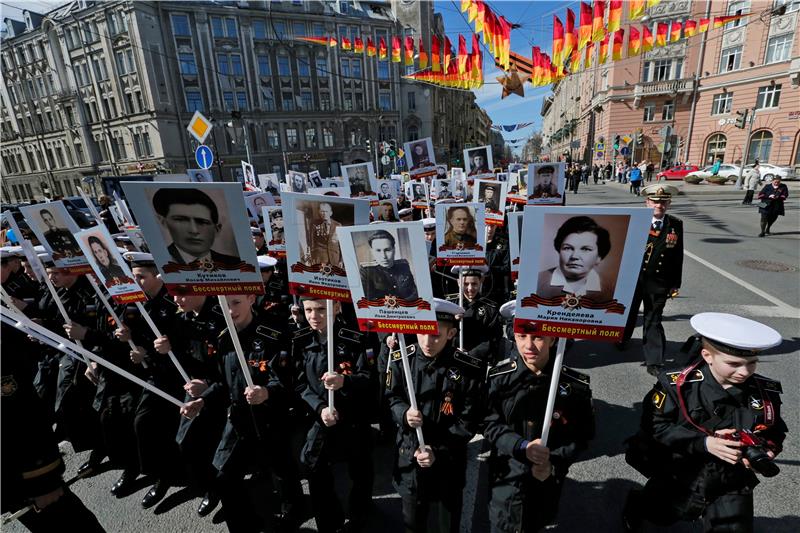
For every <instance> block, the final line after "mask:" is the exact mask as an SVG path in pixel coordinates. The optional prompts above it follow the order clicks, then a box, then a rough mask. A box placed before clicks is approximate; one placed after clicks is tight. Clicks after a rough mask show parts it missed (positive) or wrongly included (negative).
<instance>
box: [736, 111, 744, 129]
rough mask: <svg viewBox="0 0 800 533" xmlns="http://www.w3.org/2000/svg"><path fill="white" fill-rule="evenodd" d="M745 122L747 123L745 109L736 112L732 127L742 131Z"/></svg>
mask: <svg viewBox="0 0 800 533" xmlns="http://www.w3.org/2000/svg"><path fill="white" fill-rule="evenodd" d="M745 122H747V109H745V110H744V111H737V112H736V122H734V126H736V127H737V128H739V129H740V130H743V129H744V123H745Z"/></svg>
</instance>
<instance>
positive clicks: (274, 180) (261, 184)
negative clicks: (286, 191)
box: [258, 174, 281, 197]
mask: <svg viewBox="0 0 800 533" xmlns="http://www.w3.org/2000/svg"><path fill="white" fill-rule="evenodd" d="M258 188H259V189H261V190H262V191H264V192H268V193H270V194H271V195H272V196H273V197H275V196H280V194H281V180H280V178H278V175H277V174H259V175H258Z"/></svg>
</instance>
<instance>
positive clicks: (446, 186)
mask: <svg viewBox="0 0 800 533" xmlns="http://www.w3.org/2000/svg"><path fill="white" fill-rule="evenodd" d="M454 181H455V180H452V179H442V180H438V179H434V180H432V181H431V198H434V199H436V200H448V199H453V198H455V184H454Z"/></svg>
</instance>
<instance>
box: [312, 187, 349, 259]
mask: <svg viewBox="0 0 800 533" xmlns="http://www.w3.org/2000/svg"><path fill="white" fill-rule="evenodd" d="M318 211H319V218H318V219H317V220H316V221H315V222H314V223H313V224H312V227H311V264H313V265H320V264H329V265H333V266H338V267H340V268H344V263H342V250H341V248H339V237H338V235H337V234H336V228H338V227H339V226H341V224H340V223H339V222H337V221H335V220H333V207H331V204H329V203H327V202H323V203H321V204H319V208H318Z"/></svg>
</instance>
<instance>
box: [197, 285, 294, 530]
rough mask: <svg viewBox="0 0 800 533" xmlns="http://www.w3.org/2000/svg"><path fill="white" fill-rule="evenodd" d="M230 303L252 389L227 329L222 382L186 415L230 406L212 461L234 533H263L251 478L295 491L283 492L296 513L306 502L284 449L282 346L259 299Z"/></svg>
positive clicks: (220, 356) (222, 338)
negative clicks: (257, 306)
mask: <svg viewBox="0 0 800 533" xmlns="http://www.w3.org/2000/svg"><path fill="white" fill-rule="evenodd" d="M226 298H227V300H228V306H229V307H230V312H231V318H232V320H233V323H234V326H235V327H236V330H237V334H238V337H239V341H240V343H241V346H242V350H243V355H244V358H245V360H246V361H247V365H248V371H249V372H250V377H251V378H252V381H253V386H252V387H251V386H248V384H247V381H246V379H245V375H244V373H243V371H242V368H241V364H240V362H239V358H238V356H237V354H236V350H235V348H234V344H233V340H232V338H231V336H230V333H229V331H228V330H227V329H225V330H224V331H223V332H222V334H221V335H220V338H219V352H218V355H217V357H216V359H217V362H218V364H219V365H220V373H221V375H222V379H221V380H220V381H218V382H215V383H213V384H211V385H210V386H209V387H208V388H207V389H205V390H203V391H202V393H200V395H199V397H197V398H196V399H194V400H191V401H189V402H187V404H186V406H185V407H184V408H182V409H181V414H183V415H184V416H185V417H188V418H194V417H195V416H197V414H198V413H199V412H200V411H201V410H202V411H203V412H204V416H205V411H206V410H207V409H211V408H214V406H215V405H216V406H218V405H222V406H227V411H228V420H227V423H226V425H225V429H224V431H223V434H222V438H221V440H220V441H219V445H218V446H217V449H216V453H215V454H214V461H213V464H214V466H215V467H216V468H217V470H218V471H219V476H218V478H217V486H218V489H219V495H220V496H221V501H222V508H223V510H224V512H225V522H226V524H227V526H228V529H229V530H230V531H232V532H240V531H260V530H262V529H263V528H264V524H263V520H262V519H261V517H259V516H258V515H257V513H256V509H257V508H259V503H256V502H251V501H250V498H249V496H248V494H247V490H246V486H245V484H244V477H245V475H246V474H248V473H261V474H265V473H269V472H271V471H274V472H275V473H276V475H277V476H278V477H279V478H280V480H281V486H282V490H284V489H285V488H286V487H292V488H293V493H291V494H288V493H286V492H284V494H283V495H282V496H283V499H284V501H288V502H291V504H292V505H294V506H295V507H296V506H297V505H299V501H300V498H301V497H302V493H301V492H300V484H299V479H298V477H297V472H296V471H295V470H294V469H293V467H292V465H293V462H292V460H291V457H290V456H289V454H288V447H287V446H285V445H283V443H284V442H285V441H286V439H287V436H286V435H285V431H284V428H285V423H284V420H283V419H284V413H285V412H286V408H285V406H284V405H283V404H284V403H285V402H286V392H287V391H286V390H285V389H284V387H283V386H282V385H281V382H280V380H279V379H278V376H277V375H276V374H275V372H274V370H273V369H272V367H273V366H274V363H273V361H274V359H275V357H276V355H277V354H278V353H279V352H280V350H281V348H282V347H283V345H282V343H281V339H279V338H276V337H275V335H274V332H273V331H272V330H271V328H270V327H269V326H268V325H267V324H265V323H264V321H263V320H262V319H261V318H260V317H259V316H258V315H257V314H254V312H253V308H252V306H253V304H254V303H255V296H254V295H235V296H227V297H226ZM295 511H296V509H295Z"/></svg>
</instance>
